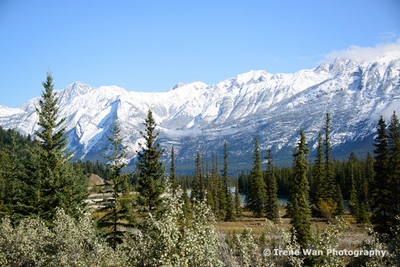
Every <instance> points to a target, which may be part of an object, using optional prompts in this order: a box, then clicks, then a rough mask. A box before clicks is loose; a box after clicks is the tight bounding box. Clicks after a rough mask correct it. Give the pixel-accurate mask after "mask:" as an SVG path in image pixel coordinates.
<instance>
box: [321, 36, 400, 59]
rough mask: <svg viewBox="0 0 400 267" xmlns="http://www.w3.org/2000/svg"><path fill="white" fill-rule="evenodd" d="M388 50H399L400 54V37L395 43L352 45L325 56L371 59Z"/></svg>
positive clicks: (330, 57)
mask: <svg viewBox="0 0 400 267" xmlns="http://www.w3.org/2000/svg"><path fill="white" fill-rule="evenodd" d="M388 52H399V54H400V38H399V39H397V41H396V42H394V43H380V44H378V45H376V46H375V47H360V46H350V48H348V49H344V50H340V51H333V52H331V53H329V54H328V55H326V56H325V57H326V58H327V59H328V60H332V59H335V58H337V57H344V58H349V59H352V60H356V61H369V60H373V59H376V58H377V57H379V56H381V55H382V54H385V53H388Z"/></svg>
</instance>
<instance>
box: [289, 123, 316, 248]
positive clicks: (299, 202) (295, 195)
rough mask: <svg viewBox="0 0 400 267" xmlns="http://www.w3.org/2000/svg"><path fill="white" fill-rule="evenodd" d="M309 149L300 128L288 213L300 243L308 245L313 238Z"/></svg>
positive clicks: (295, 151) (294, 155)
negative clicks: (309, 202)
mask: <svg viewBox="0 0 400 267" xmlns="http://www.w3.org/2000/svg"><path fill="white" fill-rule="evenodd" d="M308 153H309V150H308V148H307V144H306V136H305V134H304V131H303V130H302V129H301V130H300V141H299V142H298V144H297V146H296V148H295V150H294V153H293V161H294V162H293V178H292V180H291V183H290V195H289V199H288V201H289V203H288V207H287V209H288V213H289V216H290V218H291V220H290V223H291V224H292V225H293V228H294V229H295V230H296V232H295V233H296V237H297V240H298V242H299V244H300V245H302V246H306V245H307V243H308V242H309V240H310V239H311V223H310V218H311V211H310V207H309V205H308V197H309V195H308V191H309V185H308V180H307V170H308V162H307V158H306V156H307V154H308Z"/></svg>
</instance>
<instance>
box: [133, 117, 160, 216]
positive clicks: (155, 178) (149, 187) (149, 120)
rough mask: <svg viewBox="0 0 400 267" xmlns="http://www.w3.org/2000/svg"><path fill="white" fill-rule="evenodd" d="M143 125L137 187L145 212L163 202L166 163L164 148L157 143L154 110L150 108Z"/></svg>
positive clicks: (139, 202)
mask: <svg viewBox="0 0 400 267" xmlns="http://www.w3.org/2000/svg"><path fill="white" fill-rule="evenodd" d="M143 125H144V126H145V127H146V129H145V130H144V131H141V132H140V134H141V135H142V137H143V138H144V139H145V143H144V144H142V143H140V144H139V146H140V148H141V151H139V152H138V161H137V163H136V167H137V170H138V180H137V188H136V190H137V191H138V193H139V195H138V204H139V205H140V206H141V207H142V210H143V211H144V212H151V213H153V212H156V211H157V209H158V208H159V205H160V203H161V195H162V193H163V192H164V184H163V178H164V173H165V167H164V164H163V163H162V162H161V160H160V157H161V155H162V154H163V153H164V150H162V149H160V144H159V143H156V139H157V136H158V133H155V129H156V126H157V124H156V122H155V120H154V118H153V112H152V111H151V110H149V111H148V112H147V117H146V119H145V122H144V123H143Z"/></svg>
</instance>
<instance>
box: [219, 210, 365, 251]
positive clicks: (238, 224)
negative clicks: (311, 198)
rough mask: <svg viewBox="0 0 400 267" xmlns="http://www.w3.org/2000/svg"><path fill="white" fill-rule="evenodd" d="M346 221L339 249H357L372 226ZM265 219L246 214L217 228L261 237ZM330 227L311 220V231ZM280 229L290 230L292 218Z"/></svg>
mask: <svg viewBox="0 0 400 267" xmlns="http://www.w3.org/2000/svg"><path fill="white" fill-rule="evenodd" d="M280 211H281V214H284V213H285V211H284V208H281V210H280ZM343 218H344V221H345V222H346V223H347V224H348V226H349V228H348V231H346V232H345V233H343V235H341V236H340V238H339V247H340V248H343V249H344V248H345V249H354V248H356V247H357V246H358V245H359V244H360V243H361V242H362V241H363V240H364V239H365V238H366V237H367V236H368V230H367V228H368V227H369V228H372V225H366V224H356V223H355V220H354V218H353V217H352V216H351V215H350V214H345V215H344V216H343ZM264 223H265V218H256V217H253V216H252V214H251V213H250V212H244V213H243V216H242V217H240V218H237V220H236V221H232V222H224V221H218V222H217V224H216V228H217V230H218V231H219V232H221V233H224V234H226V235H234V234H240V233H242V232H243V231H244V230H245V229H251V230H252V232H253V234H254V235H256V236H261V235H262V234H263V233H265V232H266V229H265V227H264ZM327 226H328V223H327V222H326V220H324V219H320V218H312V219H311V231H312V232H314V233H315V232H316V231H317V229H319V230H320V232H321V233H323V229H325V228H326V227H327ZM279 227H281V228H283V229H287V230H289V229H290V228H291V227H292V225H291V224H290V218H281V220H280V225H279Z"/></svg>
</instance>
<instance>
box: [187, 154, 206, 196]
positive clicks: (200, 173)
mask: <svg viewBox="0 0 400 267" xmlns="http://www.w3.org/2000/svg"><path fill="white" fill-rule="evenodd" d="M204 180H205V179H204V170H203V166H202V157H201V154H200V152H199V151H197V152H196V160H195V173H194V177H193V182H192V192H191V194H190V198H191V200H192V201H193V200H194V199H196V200H198V201H203V200H204V199H205V197H206V190H205V181H204Z"/></svg>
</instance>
